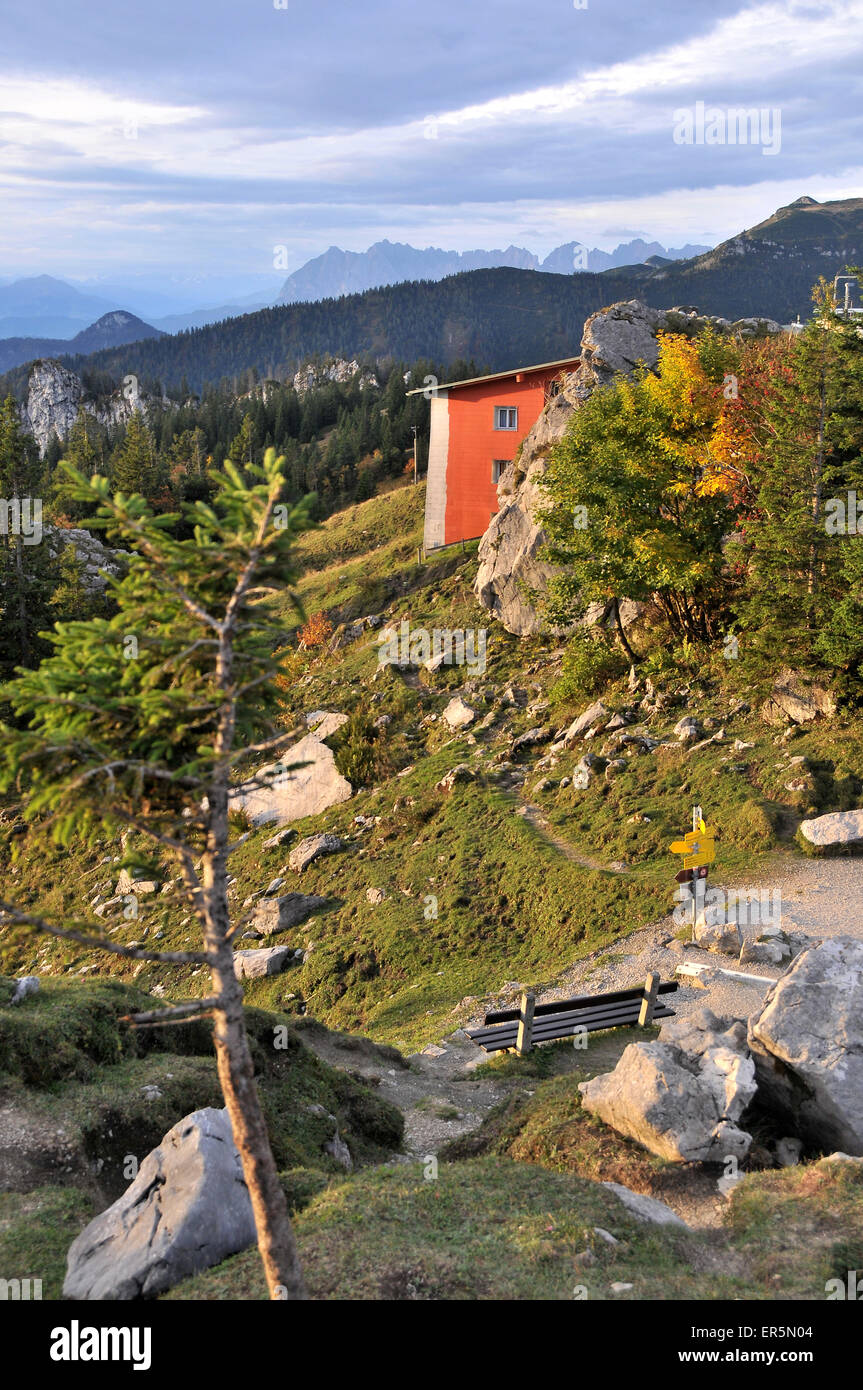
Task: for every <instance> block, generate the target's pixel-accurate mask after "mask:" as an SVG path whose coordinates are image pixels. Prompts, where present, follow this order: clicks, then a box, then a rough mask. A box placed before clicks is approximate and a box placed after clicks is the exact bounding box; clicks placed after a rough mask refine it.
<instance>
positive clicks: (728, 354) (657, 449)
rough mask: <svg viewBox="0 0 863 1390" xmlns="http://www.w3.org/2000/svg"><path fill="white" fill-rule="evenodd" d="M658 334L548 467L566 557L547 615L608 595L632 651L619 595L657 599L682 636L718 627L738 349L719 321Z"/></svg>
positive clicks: (551, 533) (577, 421) (581, 608)
mask: <svg viewBox="0 0 863 1390" xmlns="http://www.w3.org/2000/svg"><path fill="white" fill-rule="evenodd" d="M659 343H660V348H659V362H658V367H657V371H656V372H655V373H654V372H648V371H644V372H642V373H640V374H639V375H638V376H636V377H635V378H634V379H627V378H624V377H620V378H618V379H617V380H615V381H614V382H612V383H611V384H610V385H609V386H607V387H604V388H599V389H597V390H595V391H594V392H593V393H592V395H591V396H590V397H589V398H588V399H587V401H586V402H585V403H584V404H583V405H582V406H581V407H580V408H579V409H578V410H576V411H575V413H574V415H573V416H572V419H571V421H570V424H569V427H568V428H567V431H566V434H565V435H564V437H563V439H562V440H561V442H560V443H559V444H558V445H557V446H556V447H555V449H554V450H553V453H552V456H551V460H550V463H549V467H548V470H547V472H546V474H545V476H544V478H543V487H544V489H545V491H546V494H547V497H548V503H547V505H546V507H545V508H544V509H543V512H542V517H543V524H544V527H545V529H546V532H547V535H548V537H549V544H548V551H547V553H548V557H549V558H550V559H551V560H552V561H553V562H554V563H555V564H556V565H557V566H558V570H557V573H556V575H555V576H554V578H553V579H552V581H551V584H550V595H551V602H550V616H551V617H552V619H553V620H555V621H557V622H559V623H561V624H564V623H569V622H572V621H573V620H574V619H576V618H579V617H581V616H583V615H584V613H585V611H586V610H587V608H588V606H589V605H590V604H592V603H596V602H599V603H602V604H603V605H609V604H610V605H611V612H612V616H613V619H614V621H615V626H616V632H617V638H618V641H619V643H620V645H621V647H622V649H623V651H624V652H625V654H626V656H627V658H628V659H629V660H634V659H635V656H636V654H635V652H634V651H633V650H632V648H631V646H630V644H629V641H628V639H627V637H626V634H625V632H624V630H623V626H622V623H621V621H620V613H619V601H620V599H621V598H624V597H626V598H630V599H635V600H641V601H644V600H648V599H649V600H652V601H653V602H654V603H655V604H657V606H658V607H659V608H660V609H661V610H662V611H663V613H664V614H665V616H666V618H667V620H668V623H669V625H670V627H671V630H672V632H673V633H674V634H675V635H676V636H677V637H681V638H682V637H686V638H689V639H690V640H694V641H708V640H710V639H712V638H714V637H716V636H717V635H718V633H719V630H720V625H721V624H720V619H721V614H722V608H723V583H722V570H723V554H722V540H723V536H724V534H725V532H726V531H727V530H728V529H729V522H730V520H731V512H730V502H729V484H728V481H727V478H726V475H725V472H724V471H723V469H721V468H719V467H718V466H717V465H716V462H715V460H714V457H713V454H712V452H711V445H712V441H713V439H714V436H715V434H716V432H717V430H718V428H719V424H720V421H721V418H722V411H723V403H724V399H725V396H724V390H725V379H726V377H727V376H730V375H732V373H731V372H730V371H729V367H730V366H731V365H733V364H734V362H735V360H736V359H735V349H734V346H733V345H732V344H724V343H722V342H721V341H720V340H719V339H718V338H717V335H715V334H713V333H711V332H707V333H705V334H704V335H702V337H701V338H700V339H698V340H697V341H693V340H690V339H687V338H685V337H683V336H682V335H671V334H665V335H661V336H660V340H659Z"/></svg>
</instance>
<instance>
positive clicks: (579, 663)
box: [551, 628, 629, 703]
mask: <svg viewBox="0 0 863 1390" xmlns="http://www.w3.org/2000/svg"><path fill="white" fill-rule="evenodd" d="M628 669H629V666H628V664H627V661H626V658H625V657H624V655H623V653H622V652H620V651H618V650H617V649H616V648H615V647H611V646H609V644H608V642H607V641H606V640H605V638H604V637H601V636H599V635H594V634H592V633H590V632H587V631H585V630H584V629H583V628H582V629H579V631H578V632H576V633H575V634H574V635H573V637H572V638H571V640H570V643H569V646H568V647H567V649H566V655H565V656H564V658H563V668H562V670H561V674H560V678H559V680H558V681H557V683H556V684H555V686H554V688H553V689H552V692H551V694H552V698H553V699H555V700H557V701H559V702H560V703H563V702H565V701H567V700H581V699H585V698H587V697H589V696H594V695H599V694H600V693H601V692H602V691H603V690H604V689H605V687H606V686H607V685H608V684H609V682H610V681H614V680H618V679H619V677H620V676H623V675H625V674H626V672H627V671H628Z"/></svg>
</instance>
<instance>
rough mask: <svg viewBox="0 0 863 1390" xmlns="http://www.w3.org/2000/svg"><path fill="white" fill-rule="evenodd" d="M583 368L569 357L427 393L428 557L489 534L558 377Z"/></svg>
mask: <svg viewBox="0 0 863 1390" xmlns="http://www.w3.org/2000/svg"><path fill="white" fill-rule="evenodd" d="M578 363H579V359H578V358H577V357H567V358H564V359H563V361H561V362H544V363H542V364H541V365H540V366H537V367H520V368H518V369H517V370H516V371H512V372H497V373H495V374H494V375H493V376H480V377H473V378H472V379H471V380H470V381H454V382H452V383H451V384H450V385H448V386H435V387H430V388H425V389H427V390H428V391H429V394H430V396H431V435H430V438H429V462H428V489H427V492H426V514H425V536H424V540H425V548H426V550H437V549H439V548H440V547H441V546H443V545H452V544H453V542H455V541H462V540H474V539H475V538H476V537H477V536H481V535H482V534H483V533H484V532H485V531H486V530H487V529H488V524H489V522H490V521H491V518H492V517H493V516H494V514H495V512H496V511H497V509H498V506H497V484H498V479H499V478H500V475H501V473H502V472H503V470H504V468H505V467H506V465H507V464H508V463H509V462H510V460H511V459H513V458H514V457H515V455H516V452H517V450H518V446H519V444H520V443H521V441H522V440H523V439H524V437H525V435H526V434H527V432H528V430H530V429H531V427H532V426H533V425H534V424H535V423H536V420H537V419H538V417H539V415H540V413H541V411H542V408H543V406H544V405H545V403H546V401H548V400H549V398H550V397H551V396H552V395H553V394H554V393H555V389H556V386H557V382H558V380H559V378H560V375H561V373H562V372H572V371H574V370H575V368H576V367H577V366H578ZM422 390H423V388H422V387H420V388H417V390H416V391H412V392H410V394H411V395H416V394H418V392H419V391H422Z"/></svg>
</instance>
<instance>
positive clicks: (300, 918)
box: [250, 846, 327, 936]
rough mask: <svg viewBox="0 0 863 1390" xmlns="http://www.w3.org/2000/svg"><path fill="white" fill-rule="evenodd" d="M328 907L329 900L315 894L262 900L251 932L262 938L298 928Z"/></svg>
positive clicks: (257, 906)
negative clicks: (320, 908)
mask: <svg viewBox="0 0 863 1390" xmlns="http://www.w3.org/2000/svg"><path fill="white" fill-rule="evenodd" d="M297 848H299V846H297ZM308 862H309V863H311V860H309V861H308ZM326 905H327V899H326V898H320V897H318V896H317V895H316V894H315V893H285V894H283V895H282V897H273V898H262V899H261V901H260V902H259V903H257V904H256V906H255V911H254V913H253V915H252V920H251V923H250V930H251V931H256V932H259V933H260V934H261V936H272V935H273V933H274V932H277V931H287V930H288V929H289V928H290V927H298V926H299V924H300V923H301V922H305V920H306V918H307V917H309V916H311V914H312V913H313V912H316V911H317V910H318V908H319V907H326Z"/></svg>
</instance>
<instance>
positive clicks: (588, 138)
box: [0, 0, 863, 302]
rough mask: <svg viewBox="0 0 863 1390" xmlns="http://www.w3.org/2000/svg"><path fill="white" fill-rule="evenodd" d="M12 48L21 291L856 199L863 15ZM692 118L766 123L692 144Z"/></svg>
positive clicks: (710, 2) (642, 5) (368, 10)
mask: <svg viewBox="0 0 863 1390" xmlns="http://www.w3.org/2000/svg"><path fill="white" fill-rule="evenodd" d="M3 30H4V32H3V46H2V53H0V89H2V90H0V196H2V207H3V214H4V215H3V216H2V217H0V275H3V276H7V277H11V276H18V275H29V274H39V273H48V274H53V275H58V276H62V277H65V278H69V279H74V280H76V281H87V282H89V283H91V284H92V285H93V287H94V288H95V287H96V286H98V285H104V284H105V283H107V282H112V283H115V284H122V283H130V282H132V281H133V280H137V281H138V282H140V283H144V282H146V283H148V284H150V285H163V286H165V287H173V288H174V289H175V290H177V291H178V292H179V291H181V290H182V291H183V292H188V296H189V298H190V299H191V300H195V301H196V302H200V301H201V294H202V292H204V291H206V292H210V291H212V292H213V293H216V294H217V293H219V292H222V291H224V292H232V293H243V292H245V293H249V294H251V293H253V292H255V290H256V289H257V288H258V287H259V286H262V285H263V284H265V283H266V284H270V283H278V282H279V281H280V280H282V279H284V276H285V273H286V271H287V272H288V273H290V272H291V271H293V270H296V269H298V268H299V266H301V265H302V264H303V263H304V262H305V261H307V260H308V259H310V258H311V257H313V256H315V255H317V254H319V253H320V252H322V251H324V250H325V249H326V248H327V247H328V246H330V245H337V246H340V247H343V248H346V249H349V250H355V251H360V250H364V249H365V248H366V247H367V246H368V245H370V244H371V243H372V242H374V241H377V240H380V239H382V238H384V237H387V238H389V239H390V240H391V241H407V242H410V243H411V244H412V245H415V246H428V245H434V246H441V247H444V248H447V249H452V250H466V249H469V248H474V247H483V248H486V249H490V248H495V247H504V246H507V245H509V244H511V243H513V244H515V245H519V246H526V247H527V248H528V249H529V250H532V251H534V252H536V253H538V254H540V255H545V254H547V252H548V251H550V250H551V249H552V248H553V247H555V246H557V245H560V244H561V243H563V242H567V241H572V240H575V241H580V242H583V243H584V244H586V245H589V246H599V247H601V248H603V249H611V248H612V247H614V246H615V245H616V244H617V243H618V242H620V241H626V240H629V239H630V238H631V237H634V236H643V237H645V238H646V239H649V240H654V239H655V240H658V241H660V242H662V243H663V244H664V245H666V246H669V245H671V246H678V245H682V244H683V243H685V242H701V243H709V244H715V243H716V242H718V241H720V240H723V239H725V238H726V237H728V236H730V235H733V234H734V233H735V232H737V231H739V230H742V229H743V228H744V227H749V226H752V225H754V224H756V223H757V222H759V221H761V220H762V219H763V218H764V217H765V216H767V215H769V214H770V212H772V211H773V210H774V209H775V208H776V207H779V206H781V205H783V204H785V203H788V202H791V201H792V200H793V199H794V198H796V197H798V196H800V195H801V194H804V193H805V194H809V195H811V196H812V197H815V198H818V199H819V200H824V199H829V198H844V197H853V196H860V195H863V61H861V60H863V0H819V2H818V3H796V0H768V3H761V2H760V0H743V3H741V0H659V3H654V4H650V3H646V0H435V3H434V4H433V5H430V4H412V3H409V0H365V3H362V4H360V3H357V0H147V3H134V4H130V5H126V4H118V3H116V0H75V3H74V4H69V3H68V0H38V3H35V4H34V2H33V0H5V2H4V26H3ZM698 103H704V107H705V108H706V112H707V116H706V118H705V119H706V120H708V121H709V119H710V113H711V111H713V113H714V116H715V114H716V113H717V112H718V113H720V114H722V113H725V112H727V111H728V109H729V108H737V107H745V108H747V109H749V108H754V109H757V110H758V111H759V112H761V111H763V112H764V113H765V114H764V118H763V119H761V120H760V123H759V125H758V127H757V129H751V130H750V131H749V138H748V140H747V142H746V143H741V142H737V143H734V144H732V143H730V142H728V140H727V139H726V140H724V141H723V140H722V139H721V138H720V137H721V127H722V122H721V121H719V122H718V123H717V122H716V121H715V120H714V123H713V126H712V134H711V140H710V142H706V141H705V142H697V141H696V140H695V139H694V138H693V140H692V143H687V142H686V141H687V124H686V121H687V113H689V114H690V115H691V117H692V122H693V124H692V127H691V129H692V131H693V132H694V131H696V130H697V126H696V124H695V121H696V111H697V109H698V108H697V104H698ZM717 132H719V133H718V134H717ZM777 136H778V138H777ZM204 297H205V299H206V293H205V295H204ZM211 297H212V296H211Z"/></svg>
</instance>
